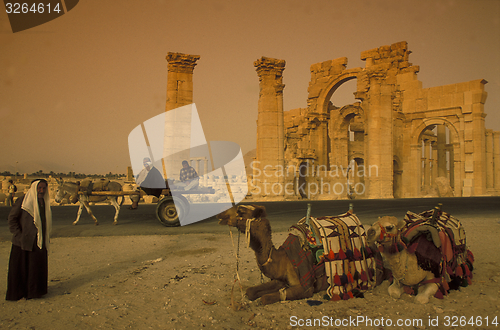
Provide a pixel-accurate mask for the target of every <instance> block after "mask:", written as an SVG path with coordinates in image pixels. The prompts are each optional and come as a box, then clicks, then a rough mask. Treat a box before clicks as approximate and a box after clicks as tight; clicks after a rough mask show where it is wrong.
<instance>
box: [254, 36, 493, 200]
mask: <svg viewBox="0 0 500 330" xmlns="http://www.w3.org/2000/svg"><path fill="white" fill-rule="evenodd" d="M410 53H411V51H409V50H408V45H407V43H406V42H399V43H395V44H392V45H391V46H382V47H379V48H376V49H372V50H368V51H365V52H362V53H361V59H362V60H363V61H365V62H366V65H365V67H364V68H353V69H347V58H345V57H343V58H338V59H335V60H329V61H325V62H321V63H316V64H313V65H312V66H311V81H310V83H309V89H308V92H309V95H308V99H307V108H299V109H293V110H290V111H283V88H284V85H283V83H282V75H283V71H284V69H285V61H283V60H277V59H270V58H265V57H263V58H261V59H260V60H258V61H256V62H255V63H254V65H255V67H256V69H257V74H258V76H259V81H260V97H259V106H258V111H259V117H258V124H257V156H256V162H255V164H254V166H253V185H254V193H258V194H260V195H261V196H269V197H277V196H279V197H285V198H287V197H290V198H295V197H297V196H302V197H306V198H315V199H335V198H346V197H351V198H354V197H357V198H359V197H361V198H393V197H394V198H409V197H423V196H442V195H444V196H483V195H499V194H500V138H499V137H500V132H494V131H492V130H487V129H485V117H486V114H485V113H484V104H485V101H486V96H487V93H486V92H485V91H484V85H485V84H486V83H487V82H486V81H485V80H483V79H479V80H474V81H469V82H463V83H457V84H452V85H446V86H439V87H433V88H425V89H424V88H422V82H420V81H419V80H418V78H417V73H418V71H419V67H418V66H416V65H413V64H412V63H410V62H409V55H410ZM352 79H356V80H357V91H356V92H355V93H354V95H355V98H356V99H357V100H359V102H356V103H354V104H347V105H344V106H342V107H336V106H334V105H333V104H332V103H331V102H330V98H331V97H332V95H333V93H335V91H336V90H337V89H338V88H339V86H341V85H342V84H343V83H345V82H347V81H349V80H352Z"/></svg>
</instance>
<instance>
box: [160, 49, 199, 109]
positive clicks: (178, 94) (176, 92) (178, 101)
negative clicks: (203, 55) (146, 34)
mask: <svg viewBox="0 0 500 330" xmlns="http://www.w3.org/2000/svg"><path fill="white" fill-rule="evenodd" d="M199 59H200V56H198V55H187V54H181V53H168V54H167V61H168V76H167V104H166V106H165V111H168V110H172V109H175V108H179V107H182V106H183V105H188V104H191V103H193V71H194V67H195V66H196V61H198V60H199Z"/></svg>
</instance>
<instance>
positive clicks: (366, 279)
mask: <svg viewBox="0 0 500 330" xmlns="http://www.w3.org/2000/svg"><path fill="white" fill-rule="evenodd" d="M361 282H368V275H367V274H366V272H365V271H364V270H362V271H361Z"/></svg>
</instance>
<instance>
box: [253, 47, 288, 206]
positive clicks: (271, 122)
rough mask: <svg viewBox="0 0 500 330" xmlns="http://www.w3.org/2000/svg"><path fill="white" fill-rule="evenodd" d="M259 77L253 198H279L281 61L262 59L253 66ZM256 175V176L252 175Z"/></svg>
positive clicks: (281, 189) (281, 181) (281, 174)
mask: <svg viewBox="0 0 500 330" xmlns="http://www.w3.org/2000/svg"><path fill="white" fill-rule="evenodd" d="M254 66H255V67H256V70H257V74H258V76H259V87H260V93H259V102H258V118H257V154H256V160H257V162H256V166H255V168H256V169H258V171H254V174H256V176H257V177H254V183H255V186H256V187H258V189H257V190H258V191H257V194H260V195H262V196H270V197H279V196H284V194H285V187H284V182H285V177H284V175H285V171H284V146H285V143H284V122H283V89H284V87H285V85H284V84H283V70H285V61H284V60H279V59H273V58H267V57H262V58H261V59H259V60H257V61H255V62H254ZM255 172H257V173H255Z"/></svg>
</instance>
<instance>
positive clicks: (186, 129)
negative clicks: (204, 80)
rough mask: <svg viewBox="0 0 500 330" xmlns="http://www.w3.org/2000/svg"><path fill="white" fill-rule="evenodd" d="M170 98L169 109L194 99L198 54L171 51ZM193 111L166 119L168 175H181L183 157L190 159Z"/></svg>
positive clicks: (165, 145)
mask: <svg viewBox="0 0 500 330" xmlns="http://www.w3.org/2000/svg"><path fill="white" fill-rule="evenodd" d="M166 59H167V61H168V76H167V102H166V106H165V111H171V110H174V109H177V108H180V107H182V106H186V105H189V104H192V103H193V71H194V67H195V66H196V61H198V60H199V59H200V56H198V55H187V54H181V53H168V54H167V57H166ZM190 145H191V112H190V111H182V112H179V113H177V112H176V113H175V118H174V119H173V120H166V122H165V141H164V155H172V154H174V155H175V156H172V157H167V158H164V159H163V163H162V167H163V173H164V175H166V176H167V177H168V178H171V179H172V178H175V179H178V178H179V173H180V170H181V168H182V161H183V160H187V161H188V162H189V159H190V150H189V148H190Z"/></svg>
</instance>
